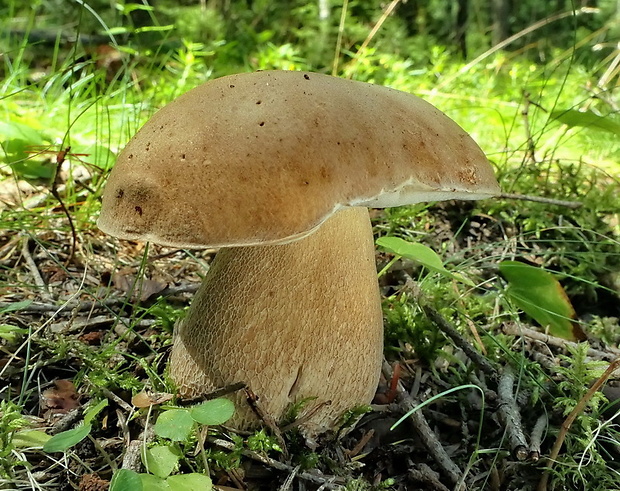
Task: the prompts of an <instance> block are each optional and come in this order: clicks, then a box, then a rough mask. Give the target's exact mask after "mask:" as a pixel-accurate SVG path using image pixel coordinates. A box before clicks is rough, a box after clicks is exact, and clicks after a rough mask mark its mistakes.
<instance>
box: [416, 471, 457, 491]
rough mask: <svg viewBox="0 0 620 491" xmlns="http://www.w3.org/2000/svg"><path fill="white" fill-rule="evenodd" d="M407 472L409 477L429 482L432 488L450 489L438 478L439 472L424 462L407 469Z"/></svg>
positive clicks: (440, 490) (439, 490)
mask: <svg viewBox="0 0 620 491" xmlns="http://www.w3.org/2000/svg"><path fill="white" fill-rule="evenodd" d="M407 474H408V475H409V477H410V478H411V479H415V480H416V481H418V482H423V483H425V484H429V485H430V486H431V487H432V489H434V490H436V491H450V490H449V488H447V487H446V486H444V485H443V483H442V482H441V481H440V480H439V474H438V473H437V472H435V471H434V470H433V469H431V468H430V467H429V466H428V465H426V464H418V465H417V466H414V467H412V468H410V469H409V470H408V471H407Z"/></svg>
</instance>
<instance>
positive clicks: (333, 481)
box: [207, 437, 345, 489]
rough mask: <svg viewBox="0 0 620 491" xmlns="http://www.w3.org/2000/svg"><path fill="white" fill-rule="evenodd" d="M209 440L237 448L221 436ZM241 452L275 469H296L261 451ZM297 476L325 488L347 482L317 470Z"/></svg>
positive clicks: (285, 470)
mask: <svg viewBox="0 0 620 491" xmlns="http://www.w3.org/2000/svg"><path fill="white" fill-rule="evenodd" d="M207 441H208V442H209V443H212V444H213V445H217V446H218V447H220V448H223V449H225V450H230V451H233V450H236V447H235V444H234V443H232V442H229V441H226V440H222V439H221V438H213V437H207ZM241 454H242V455H244V456H246V457H248V458H250V459H252V460H255V461H256V462H260V463H261V464H263V465H266V466H268V467H272V468H273V469H276V470H279V471H284V472H288V473H289V474H290V473H291V472H293V470H294V469H295V467H293V466H291V465H288V464H285V463H283V462H280V461H279V460H275V459H272V458H271V457H267V456H266V455H261V454H259V453H256V452H253V451H252V450H247V449H244V450H242V451H241ZM297 477H298V478H300V479H303V480H305V481H309V482H313V483H315V484H320V485H321V486H324V489H341V488H342V486H343V485H344V484H345V480H344V479H343V478H341V477H336V476H329V475H325V474H318V473H316V472H310V471H302V472H298V473H297Z"/></svg>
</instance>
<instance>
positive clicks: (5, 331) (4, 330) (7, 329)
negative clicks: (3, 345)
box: [0, 324, 28, 343]
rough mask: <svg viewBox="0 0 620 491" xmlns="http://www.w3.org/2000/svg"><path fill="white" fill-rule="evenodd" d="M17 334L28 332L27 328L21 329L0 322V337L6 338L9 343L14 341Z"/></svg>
mask: <svg viewBox="0 0 620 491" xmlns="http://www.w3.org/2000/svg"><path fill="white" fill-rule="evenodd" d="M19 334H28V329H22V328H21V327H17V326H12V325H10V324H0V338H2V339H5V340H7V341H8V342H9V343H12V342H13V341H15V339H16V338H17V336H18V335H19Z"/></svg>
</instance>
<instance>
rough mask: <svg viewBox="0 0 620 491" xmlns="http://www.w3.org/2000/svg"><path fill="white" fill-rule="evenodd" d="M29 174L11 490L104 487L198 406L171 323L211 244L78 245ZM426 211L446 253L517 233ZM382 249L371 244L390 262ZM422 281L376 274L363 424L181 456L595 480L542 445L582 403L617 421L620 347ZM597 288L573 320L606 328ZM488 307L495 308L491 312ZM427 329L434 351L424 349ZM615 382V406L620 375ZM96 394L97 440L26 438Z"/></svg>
mask: <svg viewBox="0 0 620 491" xmlns="http://www.w3.org/2000/svg"><path fill="white" fill-rule="evenodd" d="M5 183H6V182H5ZM20 186H21V187H22V189H21V191H20V193H21V197H20V203H21V204H22V205H23V203H25V202H26V201H27V200H28V199H30V200H31V201H32V200H33V199H34V198H36V196H37V195H41V197H42V199H43V198H44V199H45V200H47V205H46V206H44V207H41V205H39V206H38V207H37V208H34V209H33V210H32V211H31V212H32V213H33V215H35V216H36V215H37V214H39V218H38V219H37V218H30V220H32V222H31V225H30V226H29V227H28V229H27V230H25V231H24V230H23V227H22V225H21V224H20V222H19V221H17V220H16V221H15V222H13V223H12V226H11V223H10V222H11V219H9V220H8V221H7V222H6V223H5V227H4V229H3V230H2V231H0V262H1V265H2V272H3V286H2V287H1V290H0V293H1V302H0V313H2V317H3V320H2V326H1V329H2V330H1V331H0V335H1V336H0V337H1V338H2V344H1V351H0V380H1V387H0V389H1V392H2V394H3V399H2V404H3V405H2V407H0V412H2V415H3V422H2V423H1V424H0V441H2V442H3V448H2V449H1V450H2V452H3V453H2V454H0V457H1V458H2V459H3V460H0V462H2V464H3V466H0V469H2V467H4V469H3V478H2V481H0V482H1V483H2V484H0V488H1V489H20V490H21V489H54V490H59V491H65V490H70V489H79V490H82V491H96V490H105V489H108V487H109V482H110V480H111V478H112V475H113V472H114V471H115V470H117V469H120V468H125V469H132V470H134V471H136V472H141V471H143V466H142V464H141V457H140V452H141V451H140V449H141V448H142V444H143V443H145V442H146V443H149V444H153V442H155V441H161V439H157V438H156V437H155V436H154V435H153V432H152V426H153V422H154V421H155V419H156V415H157V414H160V413H161V412H162V411H165V408H167V407H170V405H171V404H173V403H175V404H176V405H178V406H180V407H186V406H187V402H185V401H182V400H181V399H178V398H177V397H176V394H175V393H174V392H173V391H172V390H171V385H170V383H169V381H168V380H167V379H166V365H167V359H168V355H169V352H170V347H171V336H172V329H173V325H174V322H175V321H176V320H177V319H178V317H179V315H181V313H182V312H183V311H184V310H185V308H186V307H187V306H188V305H189V302H190V300H191V297H192V294H193V293H194V292H195V291H196V289H197V287H198V285H199V283H200V280H201V277H202V275H204V272H205V271H206V269H207V267H208V266H207V265H208V264H209V262H210V261H211V259H212V258H213V257H214V254H215V251H213V250H203V251H194V252H191V253H190V252H188V251H184V250H178V249H171V248H163V247H159V246H155V245H152V244H151V245H148V248H147V245H145V244H144V243H140V242H129V241H118V240H116V239H113V238H110V237H108V236H106V235H104V234H102V233H101V232H100V231H98V230H97V229H96V227H94V225H93V222H92V221H90V222H85V223H82V224H81V225H80V227H79V228H78V230H77V234H76V243H75V250H73V246H72V234H71V232H70V230H69V228H68V227H67V218H66V215H65V214H64V212H63V210H62V208H61V207H60V206H54V205H53V203H54V199H53V198H52V197H51V196H49V189H48V187H46V186H41V185H39V186H31V185H28V184H25V183H21V184H20ZM35 201H36V199H35ZM71 211H72V209H71V207H69V212H70V213H71ZM425 216H426V218H425V220H426V221H427V223H433V229H432V234H431V235H432V237H433V241H434V242H435V243H436V244H441V243H445V242H446V241H453V243H454V244H455V245H454V247H453V249H452V251H451V252H452V254H455V255H457V256H458V254H459V251H460V250H464V249H465V248H466V249H467V250H476V249H481V250H484V251H485V254H486V255H487V256H488V257H495V256H505V251H503V250H502V249H503V248H505V244H506V242H505V241H504V240H499V239H501V236H502V234H510V233H511V232H510V230H509V229H510V226H511V224H510V223H507V222H505V221H504V222H502V221H501V220H499V219H492V218H491V217H490V216H489V215H486V214H483V213H481V212H480V211H479V209H478V208H474V207H472V205H470V204H467V205H464V204H462V203H444V204H440V205H436V206H433V207H430V208H428V209H427V210H426V211H425ZM372 217H373V221H374V223H375V229H376V231H377V234H378V235H383V234H384V233H385V231H386V228H390V227H392V226H393V225H390V223H392V224H393V222H394V221H395V220H398V219H402V216H393V215H392V216H387V215H386V213H385V212H380V211H375V212H373V213H372ZM22 218H23V215H22ZM37 220H40V222H37ZM35 222H36V223H39V225H36V223H35ZM43 223H44V224H45V225H44V227H41V229H38V226H41V224H43ZM463 223H465V226H463ZM616 252H617V251H616ZM388 260H389V256H388V255H387V254H386V253H385V252H377V263H378V265H379V266H381V267H383V266H384V265H385V264H386V263H387V262H388ZM480 268H481V269H482V270H483V271H484V270H485V268H486V270H487V273H486V276H488V277H493V276H496V275H497V271H496V269H494V268H488V267H486V266H481V267H480ZM379 269H380V268H379ZM483 276H484V274H483ZM418 277H419V267H418V266H415V264H414V263H412V262H401V265H400V266H399V267H393V268H392V269H390V271H389V272H388V273H387V274H386V275H384V276H383V277H382V278H381V288H382V292H383V294H384V296H385V298H386V300H385V302H384V309H385V312H386V329H387V330H388V331H387V332H386V342H387V346H386V356H387V360H386V361H385V364H384V371H383V372H384V373H383V377H382V381H381V384H380V387H379V389H378V392H377V396H376V398H375V401H374V402H373V405H372V408H371V410H370V412H367V413H365V414H363V416H362V417H361V419H359V420H358V421H356V423H355V427H354V429H352V430H350V431H348V432H340V433H339V432H336V433H334V434H331V435H324V436H323V437H322V438H321V440H320V442H319V445H318V446H316V445H314V444H313V445H311V446H308V442H306V441H304V439H303V438H301V437H300V435H299V434H298V433H296V432H295V431H294V430H293V431H290V432H288V433H285V434H283V435H282V434H280V432H279V430H278V429H277V428H271V429H270V430H268V432H267V433H265V432H259V433H256V434H252V433H243V432H242V433H239V432H235V431H234V430H232V429H230V428H227V427H226V425H224V426H222V427H219V428H218V427H214V428H210V429H209V430H208V432H207V431H200V432H198V433H197V435H195V436H192V438H190V439H188V441H185V442H177V443H176V444H175V445H176V448H178V449H179V452H180V453H181V457H180V459H178V461H177V464H176V465H175V469H176V471H178V473H181V474H183V473H190V472H193V471H201V472H204V469H205V467H206V466H208V467H209V468H210V473H211V477H212V479H213V482H214V484H215V485H217V486H218V487H219V489H224V490H226V489H266V490H269V489H279V490H288V489H291V490H293V489H300V490H311V489H340V488H342V487H343V486H344V487H346V489H351V490H353V489H394V490H411V489H420V490H426V489H428V490H447V489H466V488H470V489H490V490H523V489H547V488H546V486H544V485H542V484H541V480H545V479H548V478H550V481H551V482H554V483H556V485H557V483H558V482H559V483H564V485H565V486H567V487H564V489H568V488H570V489H588V488H587V483H586V482H584V481H581V480H580V479H582V477H581V474H580V473H579V472H576V473H572V474H569V473H568V471H567V470H566V467H567V466H569V463H567V462H560V463H558V464H557V466H563V468H561V469H560V470H559V471H558V470H557V467H555V468H553V469H552V468H551V467H552V465H553V464H552V463H551V462H554V463H555V460H556V458H557V455H556V456H555V457H554V460H553V461H549V460H547V457H548V456H549V453H550V452H553V447H554V444H556V445H557V442H559V444H561V443H562V440H563V439H564V438H566V434H565V430H568V427H569V426H570V421H569V419H570V418H571V417H577V416H579V417H580V418H581V419H578V421H579V424H580V425H581V426H584V425H585V426H588V425H589V426H590V427H591V428H590V429H591V430H592V431H595V429H596V428H594V426H595V425H599V431H603V430H602V428H605V427H613V426H615V425H614V423H613V418H614V417H615V416H616V414H617V413H615V409H614V407H613V405H610V404H603V403H600V404H597V405H594V406H589V404H590V403H591V402H592V398H593V396H594V392H593V391H588V388H589V387H590V386H593V387H595V388H596V389H598V386H597V385H596V384H597V383H598V382H600V384H603V383H604V382H605V381H606V380H607V378H608V377H609V376H610V375H611V373H609V371H608V372H605V373H604V374H603V369H604V368H605V367H607V366H609V363H610V362H611V363H612V366H614V367H615V365H614V364H615V363H617V362H616V361H614V360H617V357H618V356H620V351H619V350H618V349H617V345H616V344H614V343H607V344H604V343H602V342H601V341H600V340H597V339H596V338H595V337H592V336H590V344H589V345H588V344H584V343H581V344H580V345H578V344H576V343H571V342H569V341H566V340H564V339H560V338H556V337H553V336H550V335H547V334H545V333H544V332H543V331H542V330H541V329H540V328H535V327H533V326H532V325H527V324H526V323H524V322H523V320H520V319H519V317H513V318H512V319H505V318H504V319H503V320H502V319H501V318H500V321H498V317H499V316H498V315H497V309H499V307H498V304H497V303H496V302H497V301H496V300H493V301H491V302H490V303H487V304H485V305H484V307H483V308H482V312H483V313H482V314H481V313H480V311H478V312H477V313H476V314H475V315H474V314H472V315H471V316H468V315H467V312H465V314H464V316H465V317H464V318H465V319H466V322H462V323H460V325H459V327H458V329H457V328H456V327H455V326H454V324H453V321H452V320H451V319H449V318H447V317H446V316H444V314H443V313H440V312H441V311H443V310H445V309H443V308H444V307H445V306H446V304H442V303H441V302H442V301H443V302H445V298H444V299H443V300H441V298H442V297H441V296H440V301H439V304H437V303H436V302H434V301H433V300H434V296H433V295H434V294H428V292H422V291H421V288H420V285H419V283H418V281H414V280H413V278H418ZM482 285H483V286H482V287H479V289H478V291H477V292H476V293H473V294H471V297H470V298H468V299H461V300H458V299H459V298H460V297H459V296H458V295H457V296H456V297H455V298H457V300H458V301H457V302H456V303H457V305H456V308H457V310H462V311H463V310H464V311H466V310H467V309H468V308H469V307H468V306H469V305H470V304H471V302H479V301H482V300H481V299H482V298H483V297H485V296H488V295H489V289H488V288H486V287H484V281H483V282H482ZM447 288H448V289H452V287H451V286H450V285H449V284H448V285H447ZM604 291H605V295H599V297H598V301H597V302H596V305H593V304H592V303H590V304H588V302H581V303H579V302H578V299H576V298H575V300H576V305H577V308H578V312H577V316H578V318H580V319H587V318H592V316H593V315H596V316H597V319H602V320H600V321H597V322H599V324H605V323H607V324H606V325H607V329H608V330H609V329H612V330H613V328H614V327H617V317H618V316H619V315H620V312H619V307H618V305H619V302H618V292H617V291H615V292H614V291H613V290H612V289H610V288H606V289H605V290H604ZM599 293H600V292H599ZM431 304H434V305H433V307H432V308H431ZM420 305H422V307H420ZM493 305H495V307H494V308H495V312H494V311H493V309H491V310H490V311H489V306H491V307H492V306H493ZM402 309H404V310H403V311H401V310H402ZM485 309H486V310H485ZM394 315H397V317H398V319H397V320H394V318H393V317H394ZM403 319H405V320H406V322H407V323H413V322H418V323H422V324H424V325H425V327H424V328H419V329H420V331H419V332H418V333H417V334H411V333H409V335H410V338H409V339H408V340H407V339H406V338H403V337H402V336H398V329H399V325H400V324H401V323H402V322H404V321H403ZM401 328H402V326H401ZM603 328H605V325H603V327H601V329H603ZM408 329H415V328H414V327H412V326H409V327H408ZM390 333H391V334H390ZM416 336H418V337H417V338H416ZM615 337H617V333H616V335H615ZM481 338H484V342H482V341H481ZM416 339H417V340H418V342H419V343H420V345H419V346H422V347H423V348H427V349H431V351H432V356H426V357H425V356H424V354H422V355H420V354H418V353H417V350H418V349H419V346H416V345H415V344H414V343H415V340H416ZM493 346H495V348H493ZM420 351H422V352H423V349H421V348H420ZM595 365H596V366H595ZM558 367H559V368H558ZM562 367H564V369H562ZM595 368H596V370H595ZM580 370H581V372H583V373H581V372H580ZM597 370H598V371H597ZM571 372H572V374H571ZM586 372H587V373H586ZM587 374H590V376H589V377H587V376H586V375H587ZM571 377H572V378H571ZM597 381H598V382H597ZM567 383H568V384H580V383H581V387H580V388H579V390H578V391H576V392H575V393H579V394H581V399H579V398H576V396H575V395H574V394H575V393H572V394H570V393H569V391H567V390H566V388H565V387H563V384H567ZM591 384H593V385H591ZM561 387H563V388H561ZM450 389H455V391H454V392H450ZM446 391H447V392H446ZM562 391H564V392H562ZM562 393H564V394H565V395H566V397H567V398H570V397H573V403H572V404H568V403H567V404H565V405H563V406H561V405H558V404H557V401H555V398H557V397H559V394H562ZM597 393H598V392H597ZM605 393H606V394H607V395H608V397H610V398H611V399H612V402H613V399H614V398H615V397H616V392H615V389H613V388H612V389H609V388H608V389H606V392H605ZM438 394H441V396H440V397H439V398H437V399H436V400H432V398H433V397H434V396H436V395H438ZM598 394H600V393H598ZM429 399H431V403H430V404H428V405H425V407H424V408H423V409H419V410H417V411H415V412H413V413H412V414H411V415H410V416H408V417H407V418H405V421H404V422H402V423H400V424H398V425H397V426H396V428H395V429H391V428H392V426H393V425H394V423H396V422H397V421H398V420H399V419H400V418H401V417H402V416H403V415H404V414H405V413H407V412H410V411H411V410H412V409H414V408H417V407H418V406H419V405H420V404H421V403H422V402H423V401H429ZM101 401H106V402H105V403H104V405H103V406H100V409H99V412H97V413H96V414H95V415H94V416H93V417H92V418H91V419H92V423H91V426H92V428H91V429H90V431H89V432H88V435H87V437H86V438H83V439H81V440H80V441H78V442H76V443H75V444H72V445H70V447H69V448H67V449H66V450H65V451H64V452H46V451H45V450H44V449H42V446H43V442H42V441H38V442H37V441H35V439H33V438H34V437H35V436H37V435H38V436H39V437H40V433H38V434H34V433H28V431H31V430H42V431H44V432H45V433H46V434H48V435H54V434H59V433H62V432H63V431H67V430H70V429H72V428H76V427H79V425H80V424H81V423H82V422H83V419H84V418H85V415H86V414H88V411H89V410H91V409H92V408H93V407H94V406H96V405H97V404H98V403H101ZM588 407H589V409H587V411H589V413H588V415H587V417H586V416H585V415H584V414H582V413H584V411H585V410H586V408H588ZM563 424H564V428H563V429H562V425H563ZM614 431H615V430H614ZM613 435H614V436H615V433H614V434H613ZM570 445H571V446H570V447H568V448H567V447H566V445H565V446H563V447H561V448H562V452H571V451H572V452H576V453H575V455H574V456H571V459H576V461H577V464H576V465H585V464H586V463H588V461H590V460H598V461H599V463H600V462H607V465H608V468H607V469H608V474H609V475H608V479H612V477H614V476H615V474H617V473H618V472H620V468H617V465H616V463H615V462H617V461H620V459H619V458H618V457H620V443H619V442H618V441H615V440H614V439H613V437H610V438H608V439H607V440H606V441H602V440H601V441H598V442H596V441H591V442H589V445H591V446H592V447H596V453H597V455H596V456H594V457H593V456H592V455H589V454H588V451H589V450H588V449H587V448H586V450H584V451H582V452H578V451H577V450H575V444H574V443H571V444H570ZM577 452H578V453H579V454H580V455H581V457H580V455H578V454H577ZM580 458H581V459H582V462H581V464H580V463H579V459H580ZM601 459H602V460H601ZM197 460H200V463H196V461H197ZM573 461H574V460H571V461H570V465H572V462H573ZM202 462H204V463H202ZM546 466H549V467H548V468H547V467H546ZM546 474H548V475H547V476H546V477H544V476H545V475H546ZM567 476H572V477H567ZM575 476H577V477H575ZM615 479H616V480H615V482H616V483H619V482H620V479H618V478H615ZM609 482H612V481H609ZM606 485H609V484H606ZM162 486H163V485H162ZM541 486H543V487H541ZM154 489H155V488H154ZM161 489H166V488H165V487H162V488H161ZM167 489H170V488H167ZM173 489H174V488H173ZM179 489H180V488H179ZM188 489H190V488H188ZM549 489H552V487H551V486H550V487H549ZM601 489H602V488H601ZM608 489H612V488H608Z"/></svg>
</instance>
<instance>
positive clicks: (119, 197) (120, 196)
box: [116, 189, 125, 199]
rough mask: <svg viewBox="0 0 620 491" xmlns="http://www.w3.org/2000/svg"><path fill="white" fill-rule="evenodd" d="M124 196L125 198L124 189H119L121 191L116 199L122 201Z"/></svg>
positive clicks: (117, 193)
mask: <svg viewBox="0 0 620 491" xmlns="http://www.w3.org/2000/svg"><path fill="white" fill-rule="evenodd" d="M123 196H125V191H123V190H122V189H119V190H118V191H117V192H116V197H117V198H118V199H121V198H122V197H123Z"/></svg>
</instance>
